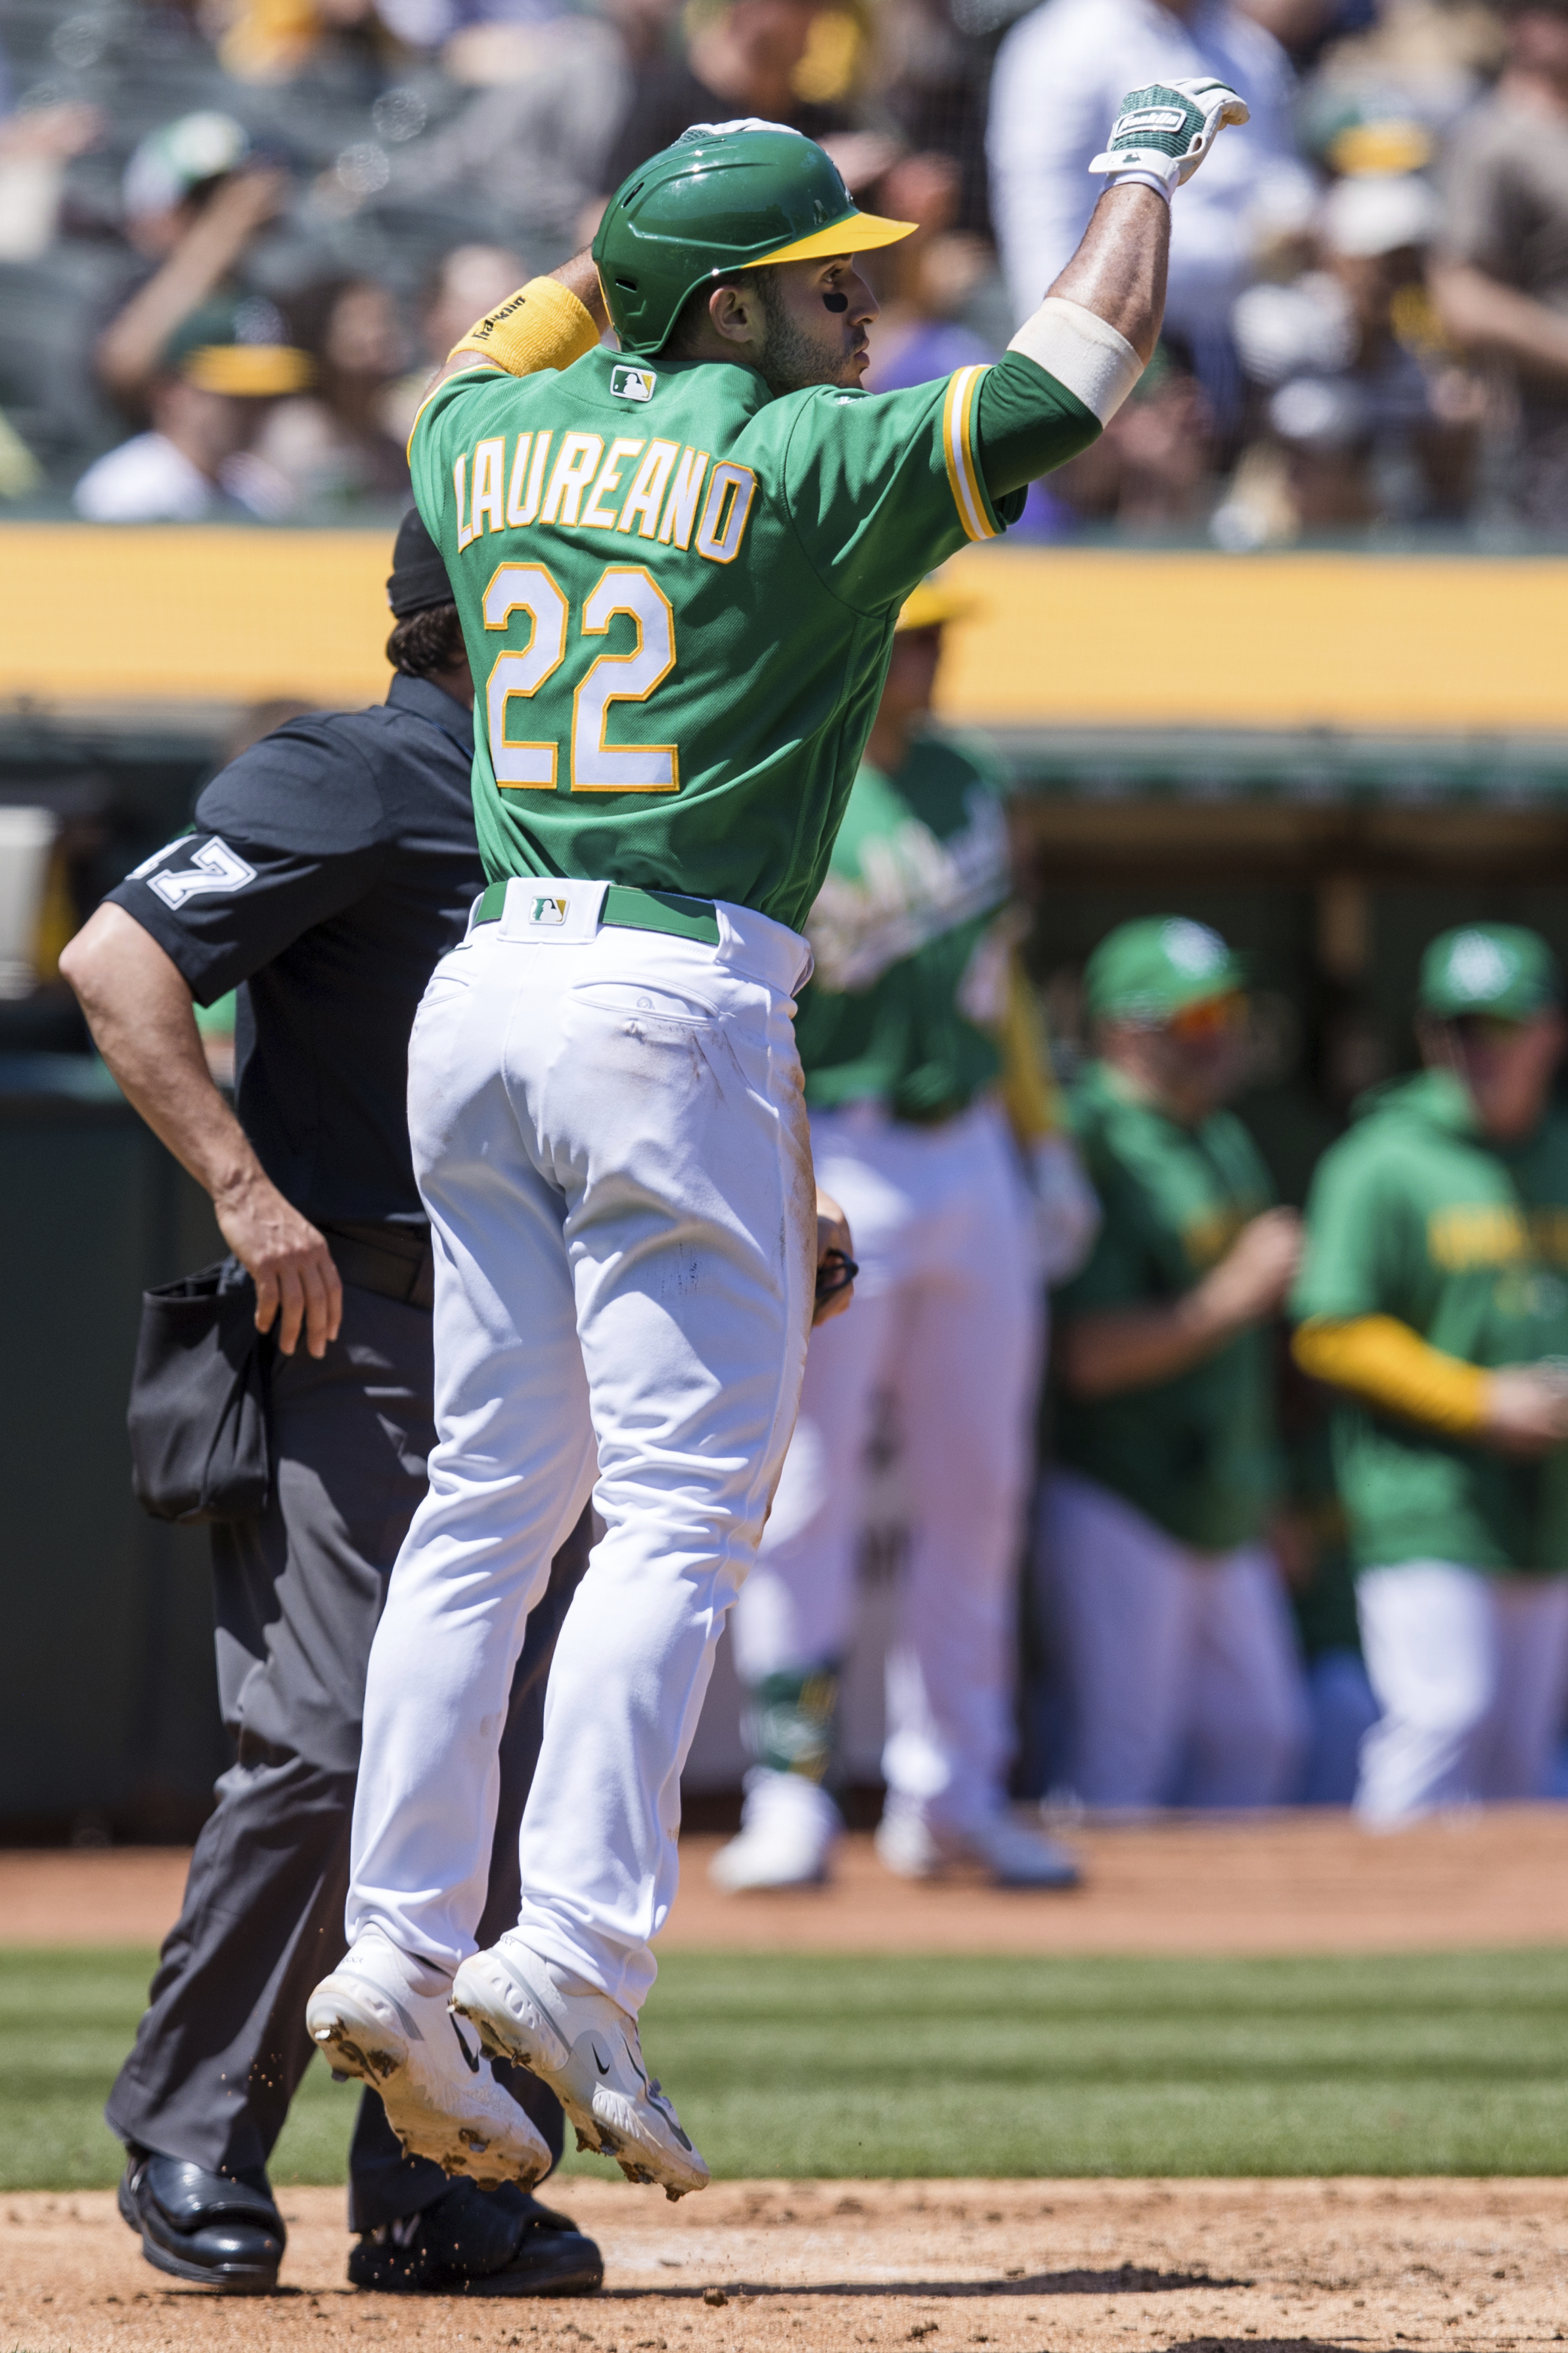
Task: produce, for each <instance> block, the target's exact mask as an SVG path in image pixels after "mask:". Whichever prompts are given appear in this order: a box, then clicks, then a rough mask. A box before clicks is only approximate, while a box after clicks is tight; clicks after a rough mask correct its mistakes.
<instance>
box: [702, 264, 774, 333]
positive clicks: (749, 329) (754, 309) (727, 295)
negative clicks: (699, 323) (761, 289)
mask: <svg viewBox="0 0 1568 2353" xmlns="http://www.w3.org/2000/svg"><path fill="white" fill-rule="evenodd" d="M708 316H709V317H710V319H711V320H712V322H713V324H714V327H715V329H716V330H717V332H719V333H720V334H721V335H722V336H723V338H724V340H725V342H726V343H761V342H762V338H763V306H762V301H761V300H760V298H759V295H758V292H757V290H756V288H755V287H754V286H748V285H747V284H746V282H745V280H743V279H742V280H727V281H726V282H725V283H724V284H723V285H721V286H715V288H714V289H713V291H712V293H711V294H710V296H709V297H708Z"/></svg>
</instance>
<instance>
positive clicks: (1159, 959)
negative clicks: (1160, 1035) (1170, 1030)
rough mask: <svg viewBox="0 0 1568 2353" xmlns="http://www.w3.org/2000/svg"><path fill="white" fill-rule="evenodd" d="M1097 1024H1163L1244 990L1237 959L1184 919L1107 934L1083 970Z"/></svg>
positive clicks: (1148, 920)
mask: <svg viewBox="0 0 1568 2353" xmlns="http://www.w3.org/2000/svg"><path fill="white" fill-rule="evenodd" d="M1083 985H1084V995H1085V998H1086V1000H1087V1003H1088V1007H1089V1013H1090V1015H1091V1017H1092V1018H1094V1019H1096V1020H1116V1021H1145V1022H1149V1023H1151V1024H1152V1023H1157V1022H1162V1021H1168V1020H1169V1019H1170V1018H1171V1016H1172V1015H1173V1014H1174V1013H1180V1012H1181V1010H1182V1008H1183V1007H1184V1006H1187V1005H1198V1004H1201V1003H1202V1002H1203V1000H1204V998H1205V997H1226V996H1228V995H1229V994H1230V992H1231V991H1232V990H1233V989H1237V988H1245V987H1246V986H1247V971H1246V967H1245V966H1244V965H1243V964H1242V962H1241V959H1240V957H1239V956H1237V955H1236V954H1235V953H1234V952H1233V951H1232V949H1231V948H1230V947H1229V946H1228V945H1227V944H1226V942H1225V941H1224V940H1222V939H1221V937H1220V935H1219V934H1218V933H1217V932H1215V931H1211V930H1210V928H1209V926H1208V924H1207V923H1194V922H1193V920H1192V918H1191V917H1190V916H1188V915H1144V916H1142V917H1141V918H1140V919H1139V921H1138V922H1136V923H1118V925H1117V927H1116V929H1115V930H1114V931H1113V932H1108V933H1107V934H1106V935H1105V937H1104V939H1102V940H1101V941H1100V945H1099V946H1098V947H1097V948H1096V949H1095V951H1094V954H1093V955H1091V956H1090V957H1089V963H1088V965H1086V966H1085V968H1084V976H1083Z"/></svg>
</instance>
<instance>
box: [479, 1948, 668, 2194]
mask: <svg viewBox="0 0 1568 2353" xmlns="http://www.w3.org/2000/svg"><path fill="white" fill-rule="evenodd" d="M452 2010H453V2013H454V2015H455V2016H456V2017H457V2018H458V2019H462V2020H466V2021H468V2024H469V2025H470V2026H472V2027H473V2029H474V2031H475V2032H476V2033H477V2034H478V2036H479V2042H480V2044H481V2045H482V2047H483V2049H484V2050H485V2051H486V2052H488V2053H489V2056H490V2057H491V2058H492V2059H511V2060H515V2062H516V2063H517V2064H518V2065H519V2066H520V2067H526V2068H528V2070H529V2071H530V2073H532V2074H535V2075H537V2076H538V2077H539V2080H540V2082H541V2083H542V2084H549V2086H550V2088H551V2090H552V2092H553V2093H554V2094H555V2096H556V2098H557V2099H558V2100H559V2101H560V2103H561V2105H562V2106H563V2108H564V2109H565V2111H566V2113H567V2115H568V2116H570V2117H571V2119H572V2121H573V2123H574V2125H575V2126H576V2127H577V2146H578V2147H579V2148H589V2149H595V2150H596V2151H597V2152H598V2154H599V2155H600V2156H601V2157H613V2158H615V2160H616V2164H617V2165H618V2166H619V2167H620V2168H621V2171H622V2172H623V2173H624V2174H625V2175H626V2179H627V2180H628V2181H657V2182H658V2183H659V2184H660V2186H661V2187H662V2189H663V2190H664V2194H665V2196H666V2197H667V2198H684V2197H685V2196H686V2193H687V2191H688V2190H689V2189H706V2188H707V2187H708V2182H709V2179H710V2177H709V2172H708V2168H707V2166H706V2165H705V2164H704V2162H703V2160H702V2157H701V2155H700V2151H698V2150H697V2149H695V2148H693V2147H692V2145H691V2143H690V2142H689V2140H688V2138H687V2137H686V2135H685V2134H684V2133H683V2132H682V2130H681V2128H680V2119H679V2117H678V2116H677V2115H676V2113H675V2110H674V2108H673V2107H672V2105H670V2103H669V2101H668V2099H667V2098H666V2096H665V2094H664V2093H663V2092H662V2091H661V2090H660V2089H659V2086H658V2082H657V2081H656V2080H655V2079H654V2078H652V2077H650V2076H649V2074H648V2073H647V2068H646V2067H645V2066H644V2065H643V2059H642V2047H641V2045H640V2043H639V2042H638V2041H637V2021H636V2020H635V2019H633V2018H631V2017H630V2016H629V2015H628V2014H627V2012H626V2010H622V2009H621V2007H620V2006H619V2004H618V2003H616V2002H613V2001H612V2000H610V1998H609V1996H608V1994H604V1993H599V1992H597V1991H584V1992H581V1993H568V1992H566V1991H565V1990H563V1987H562V1985H561V1982H560V1978H559V1975H558V1973H557V1972H556V1971H555V1970H554V1969H552V1968H551V1966H550V1964H549V1962H548V1961H544V1960H542V1959H541V1958H540V1957H539V1955H538V1954H537V1953H535V1952H531V1951H530V1949H529V1947H528V1946H527V1945H525V1944H524V1943H523V1941H522V1939H521V1936H519V1935H518V1934H517V1932H516V1931H515V1930H509V1931H508V1933H507V1934H506V1935H505V1936H503V1937H502V1938H501V1940H500V1944H499V1945H492V1946H491V1947H490V1948H489V1951H488V1952H485V1953H475V1954H474V1955H473V1957H472V1958H471V1959H469V1960H466V1961H465V1962H464V1963H463V1965H462V1967H461V1968H459V1970H458V1974H457V1976H456V1977H455V1978H453V1980H452Z"/></svg>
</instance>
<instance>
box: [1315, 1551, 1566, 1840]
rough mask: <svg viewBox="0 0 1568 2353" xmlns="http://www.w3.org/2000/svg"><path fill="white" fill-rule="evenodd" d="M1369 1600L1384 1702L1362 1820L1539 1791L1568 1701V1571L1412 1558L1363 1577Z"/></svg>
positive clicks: (1367, 1758) (1365, 1766) (1366, 1745)
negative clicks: (1524, 1572)
mask: <svg viewBox="0 0 1568 2353" xmlns="http://www.w3.org/2000/svg"><path fill="white" fill-rule="evenodd" d="M1356 1609H1357V1612H1358V1615H1359V1617H1360V1619H1361V1639H1362V1649H1363V1652H1364V1654H1365V1657H1366V1669H1367V1673H1368V1675H1369V1676H1370V1677H1371V1679H1372V1687H1373V1691H1374V1692H1375V1693H1376V1694H1377V1697H1378V1700H1379V1702H1380V1704H1381V1705H1382V1707H1383V1716H1382V1719H1381V1721H1380V1722H1379V1723H1377V1724H1374V1725H1373V1727H1372V1730H1371V1731H1370V1732H1369V1733H1368V1734H1367V1736H1366V1738H1365V1739H1364V1740H1363V1743H1362V1751H1361V1778H1360V1780H1359V1781H1358V1783H1357V1785H1356V1795H1355V1807H1356V1811H1357V1813H1358V1814H1359V1815H1360V1816H1361V1818H1362V1820H1363V1821H1365V1822H1368V1823H1370V1824H1372V1825H1373V1826H1374V1827H1376V1828H1379V1829H1387V1828H1390V1827H1391V1826H1392V1825H1394V1823H1396V1822H1405V1821H1411V1820H1415V1817H1416V1816H1417V1815H1420V1814H1426V1813H1431V1812H1432V1811H1433V1810H1435V1809H1436V1808H1439V1807H1443V1806H1457V1805H1464V1804H1474V1803H1477V1802H1486V1801H1488V1800H1490V1801H1493V1802H1497V1801H1500V1800H1502V1799H1510V1798H1535V1797H1539V1796H1540V1794H1541V1791H1542V1787H1543V1785H1544V1783H1545V1780H1546V1775H1547V1771H1548V1768H1549V1767H1550V1765H1551V1762H1552V1750H1553V1748H1554V1746H1556V1743H1557V1740H1558V1737H1559V1736H1560V1735H1561V1733H1562V1731H1563V1707H1564V1703H1565V1701H1568V1577H1487V1576H1483V1575H1482V1573H1481V1572H1480V1571H1479V1569H1474V1568H1461V1567H1456V1565H1455V1564H1454V1563H1453V1562H1452V1561H1446V1560H1412V1561H1404V1562H1402V1563H1401V1564H1400V1565H1399V1567H1396V1568H1373V1569H1369V1570H1365V1571H1363V1574H1362V1575H1361V1576H1360V1577H1358V1578H1357V1579H1356Z"/></svg>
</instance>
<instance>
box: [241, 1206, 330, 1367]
mask: <svg viewBox="0 0 1568 2353" xmlns="http://www.w3.org/2000/svg"><path fill="white" fill-rule="evenodd" d="M213 1208H214V1209H215V1210H216V1213H217V1222H218V1229H219V1231H220V1232H221V1234H222V1235H223V1238H224V1240H225V1241H226V1243H227V1244H228V1246H229V1248H230V1250H232V1251H233V1252H234V1254H235V1256H236V1258H237V1259H238V1261H239V1262H240V1264H241V1266H243V1267H244V1269H245V1271H246V1272H247V1274H248V1275H249V1277H250V1279H251V1281H252V1282H254V1283H255V1285H256V1328H257V1330H258V1332H269V1331H270V1330H271V1328H272V1325H273V1324H274V1322H276V1324H277V1325H278V1345H279V1347H280V1348H281V1349H282V1351H283V1354H284V1355H285V1356H292V1355H293V1353H294V1350H295V1347H296V1346H297V1345H298V1343H299V1338H300V1331H301V1329H303V1331H304V1335H305V1345H306V1347H307V1349H308V1350H309V1351H310V1355H311V1356H325V1355H326V1353H327V1344H328V1342H329V1341H330V1340H335V1339H336V1338H337V1336H338V1328H339V1326H340V1324H342V1320H343V1286H342V1277H341V1276H340V1274H339V1273H338V1270H337V1268H336V1267H335V1266H334V1265H333V1264H332V1254H331V1250H329V1249H328V1248H327V1245H326V1241H325V1240H324V1238H323V1237H322V1236H321V1234H319V1233H318V1232H317V1231H316V1229H315V1227H314V1226H313V1225H312V1224H311V1223H310V1219H309V1218H302V1217H301V1216H300V1212H299V1210H298V1209H296V1208H293V1207H291V1205H290V1204H289V1202H288V1201H286V1200H285V1199H284V1198H283V1196H282V1194H281V1193H280V1192H279V1190H278V1187H277V1186H276V1185H274V1184H273V1182H272V1180H271V1178H270V1177H269V1176H263V1174H262V1172H261V1170H260V1169H259V1168H256V1169H252V1170H247V1172H246V1174H245V1176H243V1177H242V1178H241V1179H240V1180H239V1182H238V1183H237V1186H236V1187H235V1188H234V1189H233V1190H232V1191H231V1192H228V1193H215V1194H214V1196H213Z"/></svg>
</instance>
